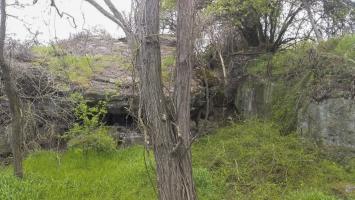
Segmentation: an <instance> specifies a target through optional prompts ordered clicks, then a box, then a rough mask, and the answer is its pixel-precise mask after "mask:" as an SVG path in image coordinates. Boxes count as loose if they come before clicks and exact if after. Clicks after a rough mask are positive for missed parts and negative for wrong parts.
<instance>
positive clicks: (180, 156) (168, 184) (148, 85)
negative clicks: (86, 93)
mask: <svg viewBox="0 0 355 200" xmlns="http://www.w3.org/2000/svg"><path fill="white" fill-rule="evenodd" d="M141 6H143V9H142V12H141V13H142V17H141V19H140V21H141V27H140V30H139V39H140V43H141V45H140V49H139V56H138V60H139V61H138V62H139V63H138V64H137V67H138V73H139V76H140V90H141V91H140V94H141V101H142V102H141V103H142V105H143V109H144V114H145V115H144V117H145V123H146V126H147V129H148V134H149V137H150V139H151V142H152V145H153V150H154V155H155V160H156V165H157V185H158V195H159V199H161V200H194V199H195V198H196V197H195V188H194V184H193V180H192V167H191V153H190V150H189V145H190V131H189V130H190V129H189V119H190V117H189V113H190V109H189V105H190V88H189V86H190V84H189V83H190V77H191V70H190V67H191V65H190V63H189V60H190V59H189V57H190V55H191V54H184V55H182V57H184V59H183V58H182V57H179V63H178V65H179V66H182V67H181V70H177V78H176V81H177V83H176V85H177V86H178V87H177V88H176V90H175V91H176V92H175V94H176V97H177V99H176V103H177V106H176V108H177V112H175V109H172V108H170V107H168V104H167V101H166V99H165V96H164V94H163V87H162V80H161V55H160V43H159V0H144V1H143V3H142V5H141ZM190 28H191V27H189V29H188V31H189V32H190V30H191V29H190ZM184 30H186V29H184ZM188 38H189V39H190V37H188ZM178 40H179V39H178ZM189 43H191V41H188V40H186V39H184V40H182V41H181V40H180V43H179V44H181V46H180V47H181V48H180V47H179V48H178V51H181V50H187V49H186V48H188V47H190V46H191V45H187V44H189ZM189 52H191V50H188V51H186V53H189ZM175 113H176V115H177V119H176V120H177V123H175V122H174V121H175Z"/></svg>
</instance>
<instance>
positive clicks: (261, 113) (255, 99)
mask: <svg viewBox="0 0 355 200" xmlns="http://www.w3.org/2000/svg"><path fill="white" fill-rule="evenodd" d="M272 92H273V83H271V82H269V81H263V80H260V79H257V78H255V77H252V76H248V77H246V79H245V80H244V81H243V82H240V84H239V86H238V89H237V93H236V96H235V101H234V103H235V107H236V108H237V110H238V112H239V114H241V115H242V117H244V118H251V117H261V118H265V117H268V116H270V112H271V108H272V105H271V101H272Z"/></svg>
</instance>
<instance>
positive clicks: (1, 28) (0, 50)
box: [0, 0, 23, 178]
mask: <svg viewBox="0 0 355 200" xmlns="http://www.w3.org/2000/svg"><path fill="white" fill-rule="evenodd" d="M0 6H1V8H0V9H1V25H0V67H1V78H2V79H3V82H4V89H5V93H6V96H7V98H8V99H9V104H10V111H11V115H12V123H11V125H12V135H11V147H12V153H13V156H14V174H15V176H17V177H19V178H22V177H23V168H22V148H21V144H22V110H21V104H20V99H19V97H18V94H17V90H16V86H15V83H14V81H13V80H12V78H11V68H10V66H9V64H8V63H7V62H6V60H5V55H4V54H5V53H4V48H5V37H6V0H1V5H0Z"/></svg>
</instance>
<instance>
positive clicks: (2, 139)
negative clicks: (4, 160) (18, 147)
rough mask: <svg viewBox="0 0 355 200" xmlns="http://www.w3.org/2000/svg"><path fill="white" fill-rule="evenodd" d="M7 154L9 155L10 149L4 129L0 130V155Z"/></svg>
mask: <svg viewBox="0 0 355 200" xmlns="http://www.w3.org/2000/svg"><path fill="white" fill-rule="evenodd" d="M9 153H11V147H10V144H9V140H8V136H7V134H6V131H5V129H0V155H6V154H9Z"/></svg>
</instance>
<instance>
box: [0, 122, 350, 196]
mask: <svg viewBox="0 0 355 200" xmlns="http://www.w3.org/2000/svg"><path fill="white" fill-rule="evenodd" d="M143 152H144V150H143V148H142V147H132V148H129V149H125V150H119V151H117V153H115V154H114V155H110V156H107V155H106V156H104V155H95V154H91V155H89V156H88V157H87V158H85V157H83V156H82V154H81V153H78V152H67V153H65V154H56V153H54V152H37V153H34V154H32V155H31V156H29V157H28V158H27V160H26V162H25V171H26V178H25V180H23V181H19V180H16V179H15V178H14V177H12V176H11V171H10V170H9V169H3V170H1V171H0V199H14V200H22V199H26V200H27V199H33V200H37V199H38V200H39V199H46V200H47V199H53V200H55V199H58V200H59V199H66V200H71V199H73V200H74V199H75V200H76V199H85V200H86V199H92V200H94V199H100V200H101V199H123V200H139V199H142V200H143V199H144V200H149V199H155V192H154V189H153V187H152V183H151V182H150V180H151V179H150V178H149V176H148V174H147V168H146V165H145V164H144V156H143ZM193 159H194V162H193V165H194V177H195V181H196V184H197V190H198V194H199V197H200V199H202V200H219V199H253V200H254V199H272V200H274V199H276V200H277V199H289V200H297V199H299V200H328V199H329V200H333V199H337V198H336V197H335V195H338V197H339V199H340V197H342V198H345V197H346V196H345V195H346V194H345V193H342V192H341V191H342V189H343V188H342V187H344V185H346V184H355V183H354V182H351V180H355V169H354V165H350V164H349V165H348V166H347V167H344V166H340V165H338V164H336V163H334V162H331V161H329V160H326V159H324V158H321V157H320V153H319V149H317V148H316V147H314V146H312V145H311V144H306V143H305V142H304V141H302V140H300V139H298V138H297V137H295V136H292V135H290V136H280V133H279V131H278V128H277V127H276V126H275V125H273V124H272V123H266V122H258V121H249V122H246V123H244V124H240V125H231V126H229V127H227V128H223V129H220V130H218V131H217V133H214V134H212V135H210V136H206V137H204V138H202V139H201V140H199V141H198V142H197V143H196V144H195V145H194V146H193ZM150 163H152V162H150ZM354 163H355V160H353V164H354ZM148 166H152V165H149V164H148ZM148 168H149V170H148V171H149V172H150V173H149V174H150V177H151V178H152V179H154V173H153V172H154V169H153V168H152V167H148ZM334 191H337V193H334ZM332 195H334V196H332ZM353 197H354V196H353ZM348 198H350V196H349V195H348Z"/></svg>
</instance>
